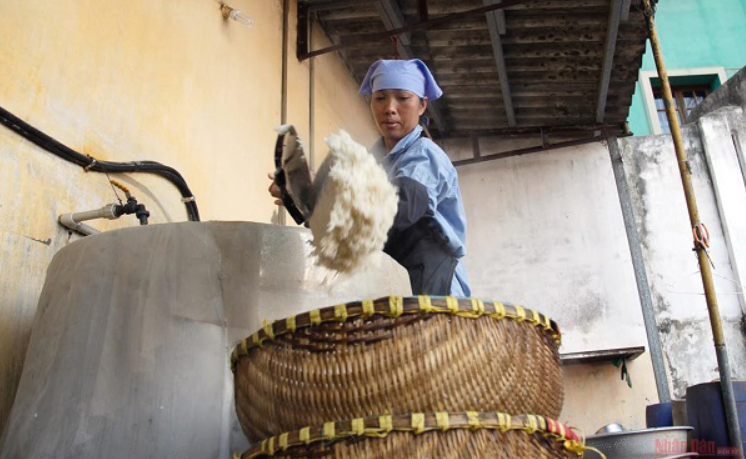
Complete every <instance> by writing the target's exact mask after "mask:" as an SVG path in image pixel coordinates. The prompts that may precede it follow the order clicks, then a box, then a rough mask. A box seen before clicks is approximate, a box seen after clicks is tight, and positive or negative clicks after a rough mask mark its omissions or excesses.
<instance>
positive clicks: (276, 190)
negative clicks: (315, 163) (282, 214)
mask: <svg viewBox="0 0 746 459" xmlns="http://www.w3.org/2000/svg"><path fill="white" fill-rule="evenodd" d="M308 172H309V173H310V174H311V183H313V181H314V180H315V179H316V172H314V171H313V170H309V171H308ZM267 177H269V179H270V180H272V184H271V185H270V186H269V188H268V189H267V191H269V194H271V195H272V197H273V198H275V205H278V206H282V205H283V203H282V193H281V192H280V187H279V186H277V182H275V173H274V172H270V173H268V174H267Z"/></svg>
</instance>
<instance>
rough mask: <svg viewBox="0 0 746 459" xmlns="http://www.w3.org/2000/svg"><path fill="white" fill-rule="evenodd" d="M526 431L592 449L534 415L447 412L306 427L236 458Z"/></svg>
mask: <svg viewBox="0 0 746 459" xmlns="http://www.w3.org/2000/svg"><path fill="white" fill-rule="evenodd" d="M454 429H461V430H484V429H486V430H498V431H500V432H503V433H505V432H508V431H522V432H523V433H525V434H527V435H534V434H538V435H541V436H543V437H546V438H549V439H551V440H555V441H557V442H558V443H561V445H562V447H564V448H565V450H567V451H570V452H572V453H576V454H577V455H578V456H582V455H583V452H584V451H585V450H587V449H592V448H589V447H587V446H586V445H585V439H584V438H583V436H582V435H579V434H578V433H577V432H575V431H574V430H573V429H572V428H571V427H569V426H567V425H566V424H563V423H561V422H559V421H555V420H553V419H550V418H547V417H544V416H538V415H533V414H521V415H517V416H511V415H509V414H506V413H500V412H494V411H492V412H478V411H463V412H454V413H449V412H445V411H440V412H428V413H410V414H400V415H381V416H366V417H361V418H355V419H349V420H345V421H336V422H335V421H331V422H326V423H324V424H323V425H316V426H309V427H304V428H302V429H299V430H295V431H291V432H285V433H282V434H280V435H277V436H274V437H270V438H267V439H265V440H263V441H262V442H261V443H260V444H257V445H255V446H254V447H252V448H250V449H249V450H247V451H245V452H244V453H242V454H238V453H234V454H233V459H255V458H260V457H273V456H274V455H275V454H276V453H278V452H281V451H285V450H287V449H289V448H292V447H296V446H301V445H310V444H314V443H320V442H334V441H339V440H343V439H346V438H351V437H370V438H384V437H386V436H387V435H388V434H390V433H391V432H403V433H411V434H414V435H419V434H422V433H425V432H432V431H440V432H445V431H448V430H454Z"/></svg>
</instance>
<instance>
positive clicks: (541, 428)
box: [536, 416, 547, 432]
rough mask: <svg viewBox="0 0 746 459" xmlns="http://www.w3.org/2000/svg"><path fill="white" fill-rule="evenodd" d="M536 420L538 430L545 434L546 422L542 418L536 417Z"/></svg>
mask: <svg viewBox="0 0 746 459" xmlns="http://www.w3.org/2000/svg"><path fill="white" fill-rule="evenodd" d="M536 419H537V420H538V421H539V430H541V431H543V432H546V430H547V420H546V419H544V417H543V416H536Z"/></svg>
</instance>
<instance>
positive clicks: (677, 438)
mask: <svg viewBox="0 0 746 459" xmlns="http://www.w3.org/2000/svg"><path fill="white" fill-rule="evenodd" d="M691 430H693V428H692V427H661V428H657V429H643V430H628V431H625V432H612V433H605V434H601V435H593V436H591V437H588V438H586V442H585V443H586V445H588V446H592V447H594V448H596V449H598V450H599V451H601V452H602V453H604V454H605V455H606V458H607V459H649V458H651V457H661V458H665V457H670V458H678V457H693V456H692V455H691V453H690V454H687V453H686V450H687V434H688V433H689V431H691ZM664 455H668V456H664ZM694 456H696V454H694ZM583 457H584V458H590V459H596V458H600V457H601V456H599V455H598V454H597V453H595V452H593V451H586V453H585V455H584V456H583Z"/></svg>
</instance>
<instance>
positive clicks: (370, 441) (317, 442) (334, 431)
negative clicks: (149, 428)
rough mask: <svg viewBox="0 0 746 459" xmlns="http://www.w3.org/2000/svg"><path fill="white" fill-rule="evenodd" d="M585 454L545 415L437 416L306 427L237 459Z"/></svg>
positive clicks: (541, 458) (501, 458)
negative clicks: (270, 458)
mask: <svg viewBox="0 0 746 459" xmlns="http://www.w3.org/2000/svg"><path fill="white" fill-rule="evenodd" d="M586 449H592V448H586V447H585V445H584V442H583V440H582V439H581V438H580V437H579V436H578V435H577V434H576V433H575V432H574V431H573V430H572V429H571V428H569V427H567V426H565V425H564V424H562V423H559V422H557V421H554V420H552V419H549V418H545V417H542V416H534V415H520V416H514V417H511V416H509V415H507V414H503V413H495V412H491V413H479V412H462V413H451V414H449V413H446V412H436V413H412V414H407V415H399V416H387V415H384V416H374V417H366V418H358V419H353V420H349V421H342V422H327V423H325V424H322V425H319V426H315V427H305V428H303V429H300V430H297V431H294V432H288V433H283V434H281V435H279V436H276V437H271V438H268V439H266V440H264V441H262V442H261V443H260V444H257V445H255V446H254V447H253V448H252V449H250V450H249V451H246V452H245V453H243V454H241V455H237V454H236V455H234V459H259V458H269V457H274V458H318V457H325V458H335V459H348V458H349V459H353V458H354V459H381V458H395V459H407V458H412V459H420V458H427V457H430V458H438V459H473V458H491V459H492V458H496V459H518V458H520V459H523V458H531V459H549V458H573V457H575V458H577V457H581V456H582V455H583V452H584V451H585V450H586ZM601 456H602V457H603V455H601Z"/></svg>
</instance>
